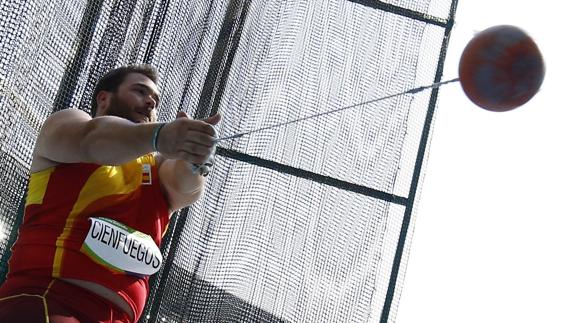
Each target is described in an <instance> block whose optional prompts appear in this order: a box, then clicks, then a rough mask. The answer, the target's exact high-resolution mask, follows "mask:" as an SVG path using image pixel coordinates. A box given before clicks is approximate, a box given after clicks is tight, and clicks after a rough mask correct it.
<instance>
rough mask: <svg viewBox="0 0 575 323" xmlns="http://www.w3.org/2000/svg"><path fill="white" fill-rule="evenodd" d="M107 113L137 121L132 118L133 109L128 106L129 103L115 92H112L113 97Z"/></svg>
mask: <svg viewBox="0 0 575 323" xmlns="http://www.w3.org/2000/svg"><path fill="white" fill-rule="evenodd" d="M106 115H109V116H116V117H120V118H124V119H127V120H130V121H132V122H136V120H134V119H132V110H131V109H130V108H129V107H128V104H127V103H126V102H124V100H122V99H121V98H120V97H118V95H116V94H115V93H114V94H112V98H111V99H110V107H109V108H108V110H107V112H106Z"/></svg>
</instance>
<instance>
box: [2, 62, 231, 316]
mask: <svg viewBox="0 0 575 323" xmlns="http://www.w3.org/2000/svg"><path fill="white" fill-rule="evenodd" d="M156 82H157V74H156V71H155V69H154V68H153V67H151V66H149V65H130V66H125V67H121V68H118V69H115V70H112V71H110V72H108V73H107V74H106V75H105V76H104V77H103V78H102V79H101V80H100V81H99V82H98V84H97V86H96V89H95V91H94V95H93V100H92V117H91V116H90V115H88V114H87V113H85V112H83V111H81V110H78V109H66V110H62V111H59V112H56V113H54V114H53V115H51V116H50V117H49V118H48V119H47V120H46V122H45V123H44V125H43V127H42V129H41V131H40V134H39V136H38V139H37V141H36V147H35V150H34V154H33V159H32V165H31V170H30V172H31V175H30V180H29V188H28V196H27V199H26V207H25V214H24V220H23V223H22V225H21V227H20V231H19V235H18V240H17V241H16V243H15V244H14V246H13V248H12V256H11V258H10V261H9V273H8V277H7V280H6V281H5V283H4V284H3V285H2V286H1V287H0V322H30V323H35V322H53V323H62V322H82V323H84V322H135V321H137V320H138V319H139V317H140V316H141V314H142V311H143V308H144V305H145V302H146V298H147V296H148V291H149V287H148V278H149V275H151V274H153V273H154V272H156V271H157V270H158V269H159V267H160V265H161V262H162V257H161V253H160V251H159V248H158V247H159V245H160V241H161V238H162V234H163V233H164V232H165V229H166V226H167V225H168V223H169V218H170V214H172V212H174V211H176V210H178V209H181V208H183V207H185V206H188V205H190V204H192V203H193V202H194V201H196V200H197V199H198V198H199V197H200V195H201V193H202V190H203V184H204V176H203V175H206V174H205V171H206V169H207V168H206V167H205V165H207V162H208V160H209V159H211V156H212V155H213V152H214V148H215V147H214V141H215V136H216V132H215V130H214V128H213V125H215V124H217V123H218V122H219V120H220V118H221V117H220V115H219V114H216V115H214V116H212V117H210V118H207V119H205V120H193V119H190V118H188V116H187V115H186V114H185V113H184V112H180V113H178V117H177V118H176V120H174V121H172V122H169V123H165V124H163V123H157V122H156V109H157V106H158V102H159V93H158V88H157V86H156ZM198 165H201V167H198Z"/></svg>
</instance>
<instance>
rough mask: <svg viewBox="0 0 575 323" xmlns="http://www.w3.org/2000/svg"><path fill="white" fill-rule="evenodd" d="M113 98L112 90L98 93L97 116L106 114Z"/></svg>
mask: <svg viewBox="0 0 575 323" xmlns="http://www.w3.org/2000/svg"><path fill="white" fill-rule="evenodd" d="M111 98H112V92H109V91H105V90H102V91H100V92H98V94H96V104H97V107H98V108H97V110H96V116H102V115H105V114H106V112H107V111H108V108H109V107H110V100H111Z"/></svg>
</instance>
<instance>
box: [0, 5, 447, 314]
mask: <svg viewBox="0 0 575 323" xmlns="http://www.w3.org/2000/svg"><path fill="white" fill-rule="evenodd" d="M456 2H457V1H456V0H417V1H413V0H410V1H407V0H394V1H372V0H325V1H307V0H296V1H284V0H251V1H250V0H210V1H208V0H198V1H178V0H172V1H170V0H114V1H103V0H75V1H61V2H57V3H54V2H51V1H45V0H32V1H22V0H11V1H2V2H1V3H0V110H1V111H2V114H0V186H1V187H0V212H1V215H2V216H1V217H0V255H1V256H2V258H1V259H2V264H1V267H0V269H1V270H2V272H1V273H0V274H2V276H3V275H4V274H5V273H6V261H7V258H8V257H9V246H10V245H11V243H12V242H13V240H14V238H15V236H16V234H17V227H18V224H19V221H20V218H21V210H20V208H21V201H22V197H23V196H24V194H25V190H26V181H27V178H28V169H29V166H30V162H31V155H32V150H33V145H34V140H35V138H36V136H37V134H38V131H39V129H40V127H41V124H42V122H43V121H44V120H45V119H46V118H47V117H48V116H49V115H50V114H51V113H52V112H53V111H56V110H60V109H66V108H79V109H83V110H85V111H89V109H90V107H89V106H90V100H91V95H92V90H93V87H94V85H95V83H96V81H97V80H98V78H99V77H100V76H101V75H102V74H103V73H104V72H106V71H107V70H109V69H111V68H113V67H116V66H119V65H123V64H126V63H135V62H146V63H151V64H153V65H155V66H156V67H157V68H158V70H159V74H160V79H159V84H158V85H159V88H160V91H161V97H162V98H161V105H160V110H159V118H160V120H162V121H169V120H172V119H173V118H174V117H175V115H176V112H177V111H179V110H184V111H186V112H188V114H190V115H192V116H196V117H205V116H207V115H209V114H210V113H214V112H215V111H220V112H222V113H223V115H224V119H223V121H222V123H221V125H219V126H218V130H219V133H220V136H221V137H226V136H230V135H233V134H236V133H241V132H246V131H251V130H254V129H257V128H261V127H266V126H269V125H273V124H277V123H281V122H285V121H289V120H293V119H298V118H302V117H306V116H309V115H313V114H317V113H321V112H325V111H329V110H333V109H336V108H340V107H344V106H348V105H351V104H355V103H358V102H363V101H367V100H371V99H374V98H377V97H383V96H386V95H390V94H395V93H399V92H403V91H406V90H409V89H412V88H415V87H419V86H422V85H428V84H430V83H433V82H436V81H439V80H440V78H441V72H442V64H443V60H444V57H445V56H444V55H445V50H446V46H447V40H448V38H449V33H450V31H451V26H452V22H453V15H454V11H455V6H456ZM436 97H437V90H433V91H432V90H428V91H423V92H421V93H417V94H406V95H402V96H397V97H394V98H392V99H389V100H385V101H380V102H377V103H372V104H368V105H365V106H363V107H361V108H358V109H350V110H347V111H344V112H340V113H337V114H333V115H330V116H325V117H320V118H316V119H311V120H308V121H304V122H301V123H296V124H293V125H289V126H285V127H279V128H274V129H270V130H266V131H262V132H256V133H253V134H251V135H249V136H244V137H241V138H237V139H233V140H227V141H223V142H221V144H220V145H219V148H218V158H217V166H216V168H215V170H214V172H213V174H212V175H210V177H209V180H208V183H207V190H206V194H205V195H204V196H203V198H202V199H201V200H200V201H199V202H198V203H196V204H194V205H193V206H192V207H190V208H189V209H186V210H184V211H182V212H180V214H179V215H178V216H175V217H173V218H172V225H171V227H170V230H169V231H168V233H167V234H166V236H165V240H164V242H163V246H162V247H163V252H164V254H165V257H166V258H167V261H166V262H165V263H164V265H163V267H162V270H161V271H160V273H159V274H157V275H155V277H154V278H153V279H152V281H151V294H150V300H149V302H148V306H147V307H146V311H145V313H144V317H143V318H142V320H141V321H143V322H192V321H194V322H195V321H205V322H262V321H263V322H284V321H289V322H334V321H335V322H367V321H369V322H378V321H379V320H380V319H381V318H383V320H389V321H393V320H394V318H395V312H396V309H397V304H398V300H399V295H400V292H401V285H402V280H403V273H404V271H405V266H406V259H407V257H406V256H405V254H406V252H407V251H408V250H409V244H410V241H411V232H412V230H413V221H411V218H412V217H413V216H414V213H413V209H414V206H415V204H416V201H417V196H418V187H419V185H418V184H419V181H420V176H419V175H420V173H421V170H422V169H423V167H424V160H425V153H426V145H427V142H428V140H429V133H430V127H431V124H432V121H433V111H434V109H435V100H436ZM404 250H405V253H404ZM382 313H383V314H382Z"/></svg>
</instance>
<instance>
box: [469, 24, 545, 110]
mask: <svg viewBox="0 0 575 323" xmlns="http://www.w3.org/2000/svg"><path fill="white" fill-rule="evenodd" d="M544 75H545V65H544V63H543V57H542V55H541V52H540V51H539V48H538V47H537V44H535V42H534V41H533V39H532V38H531V37H529V35H527V33H525V32H524V31H523V30H521V29H520V28H517V27H515V26H509V25H501V26H494V27H490V28H488V29H485V30H483V31H481V32H479V33H478V34H476V35H475V36H474V37H473V38H472V39H471V41H470V42H469V43H468V44H467V46H466V47H465V49H464V50H463V53H462V54H461V59H460V61H459V79H460V82H461V86H462V88H463V91H464V92H465V94H466V95H467V96H468V97H469V99H470V100H471V101H473V103H475V104H476V105H478V106H480V107H482V108H484V109H486V110H490V111H498V112H501V111H508V110H512V109H515V108H517V107H519V106H521V105H523V104H525V103H526V102H527V101H529V100H530V99H531V98H532V97H533V96H534V95H535V94H536V93H537V91H538V90H539V88H540V87H541V84H542V83H543V77H544Z"/></svg>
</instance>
